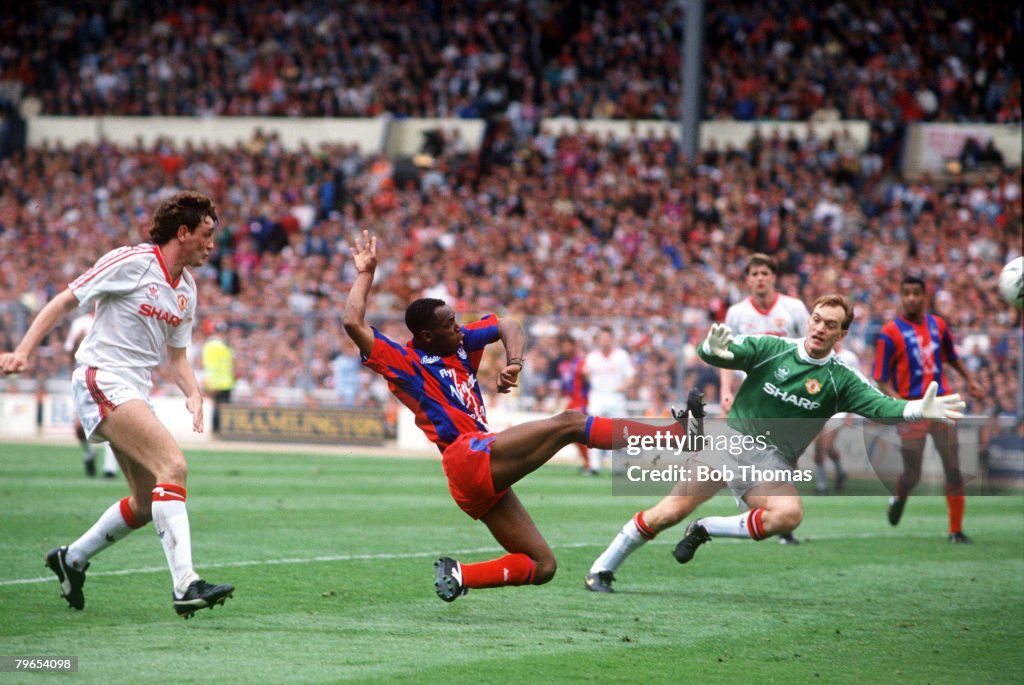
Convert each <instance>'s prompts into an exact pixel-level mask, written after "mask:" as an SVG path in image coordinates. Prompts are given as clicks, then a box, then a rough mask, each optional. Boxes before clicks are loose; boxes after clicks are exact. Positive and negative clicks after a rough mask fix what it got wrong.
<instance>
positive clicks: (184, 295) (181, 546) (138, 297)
mask: <svg viewBox="0 0 1024 685" xmlns="http://www.w3.org/2000/svg"><path fill="white" fill-rule="evenodd" d="M216 222H217V213H216V210H215V209H214V206H213V202H211V201H210V199H209V198H207V197H206V196H204V195H201V194H199V193H194V192H187V191H186V192H181V193H178V194H176V195H174V196H172V197H170V198H168V199H166V200H164V201H163V202H162V203H161V204H160V206H159V207H158V208H157V210H156V213H155V214H154V216H153V223H152V226H151V228H150V231H149V237H150V241H151V242H150V243H143V244H141V245H135V246H134V247H122V248H118V249H116V250H114V251H113V252H109V253H107V254H106V255H104V256H103V257H100V259H99V261H97V262H96V264H95V265H94V266H93V267H92V268H91V269H89V270H88V271H86V272H85V273H84V274H82V275H81V276H79V277H78V278H76V279H75V280H74V281H72V282H71V283H70V284H69V285H68V288H67V289H66V290H64V291H62V292H61V293H60V294H58V295H57V296H56V297H54V298H53V299H52V300H50V302H48V303H47V304H46V306H45V307H43V309H42V310H40V312H39V314H38V315H37V316H36V318H35V319H34V320H33V322H32V325H31V326H29V329H28V331H27V332H26V333H25V337H24V338H23V339H22V341H21V342H20V343H19V344H18V346H17V348H16V349H15V350H14V351H13V352H8V353H5V354H0V372H2V373H5V374H9V373H19V372H21V371H24V370H25V369H27V368H28V360H29V358H30V357H31V356H32V353H33V352H34V351H35V350H36V348H37V347H38V346H39V343H40V341H41V340H42V339H43V338H44V337H45V336H46V334H47V333H49V332H50V331H51V330H52V329H53V327H54V326H55V325H56V324H57V322H58V321H60V319H61V318H62V317H64V316H67V315H68V314H69V313H71V312H72V311H74V310H75V309H76V308H77V307H79V306H86V307H88V306H91V305H93V304H95V307H96V309H95V316H96V320H95V323H94V324H93V327H92V329H91V330H90V331H89V333H88V335H86V337H85V340H84V341H83V342H82V345H81V346H80V347H79V349H78V354H77V355H76V359H77V361H78V364H79V366H78V368H77V369H76V370H75V372H74V374H73V376H72V386H71V390H72V395H73V397H74V402H75V410H76V412H77V414H78V417H79V419H80V420H81V422H82V427H83V429H84V430H85V434H86V436H87V437H88V438H89V439H106V440H108V441H110V443H111V445H113V448H114V454H115V455H116V456H117V459H118V461H119V462H120V464H121V468H122V470H123V471H124V475H125V478H126V479H127V480H128V484H129V486H130V487H131V496H129V497H125V498H124V499H122V500H120V501H119V502H115V503H114V504H112V505H111V506H110V507H109V508H108V509H107V510H106V511H105V512H104V513H103V515H102V516H100V518H99V520H98V521H96V523H95V524H93V526H92V527H91V528H90V529H89V530H87V531H86V532H85V533H84V534H83V535H82V536H81V537H79V538H78V539H77V540H75V541H74V542H72V543H71V544H70V545H68V546H67V547H59V548H57V549H54V550H51V551H50V553H49V554H47V555H46V564H47V566H49V568H50V570H52V571H53V572H54V574H56V576H57V579H58V580H59V581H60V584H61V594H62V595H63V597H64V599H66V600H67V602H68V604H70V605H71V606H72V607H74V608H75V609H78V610H81V609H82V608H84V606H85V595H84V594H83V592H82V586H83V585H84V584H85V571H86V569H88V568H89V560H90V559H91V558H92V557H93V556H95V555H96V554H98V553H99V552H101V551H102V550H104V549H106V548H107V547H109V546H110V545H112V544H113V543H115V542H117V541H118V540H121V539H122V538H124V537H125V536H126V535H128V534H129V533H130V532H132V530H134V529H136V528H140V527H142V526H143V525H145V524H146V523H148V522H149V521H150V520H152V521H153V525H154V527H155V528H156V531H157V535H158V536H159V538H160V543H161V544H162V545H163V548H164V554H165V555H166V557H167V565H168V566H169V567H170V570H171V577H172V579H173V582H174V590H173V593H172V596H173V606H174V609H175V611H176V612H177V613H178V614H179V615H180V616H184V617H185V618H188V617H190V616H191V615H192V614H194V613H195V612H196V611H197V610H198V609H203V608H206V607H211V608H212V607H213V606H214V605H215V604H223V603H224V600H225V599H226V598H227V597H229V596H230V595H231V593H232V591H233V590H234V588H233V587H232V586H231V585H217V586H214V585H210V584H209V583H207V582H206V581H204V580H203V579H202V578H200V577H199V576H198V575H197V574H196V572H195V571H194V570H193V568H192V544H191V535H190V531H189V521H188V512H187V511H186V508H185V498H186V492H185V475H186V466H185V457H184V455H183V454H182V452H181V448H180V447H178V445H177V443H176V442H175V441H174V438H173V437H172V436H171V434H170V433H169V432H168V431H167V429H166V428H165V427H164V425H163V424H162V423H160V421H159V419H157V417H156V415H155V414H154V413H153V407H152V404H151V403H150V400H149V392H150V389H151V386H152V381H151V377H150V375H151V371H152V369H153V368H154V367H156V365H157V364H159V363H160V358H161V354H162V353H164V352H166V354H167V367H168V369H169V371H170V374H171V377H172V378H173V379H174V381H175V383H176V384H177V385H178V387H179V388H180V389H181V391H182V392H183V393H184V394H185V397H186V398H187V399H186V401H185V406H186V408H187V409H188V411H189V412H190V413H191V414H192V427H193V430H195V431H196V432H197V433H200V432H202V430H203V396H202V393H201V392H200V389H199V384H198V383H197V382H196V377H195V373H194V372H193V370H192V367H191V365H190V364H189V362H188V359H187V358H186V356H185V350H186V348H188V346H189V343H190V341H191V338H192V322H193V318H194V316H195V309H196V286H195V282H194V281H193V280H192V276H191V275H190V274H189V273H188V271H187V270H186V269H185V267H187V266H201V265H202V264H203V262H205V261H206V257H207V255H208V254H209V252H210V250H212V249H213V231H214V226H215V225H216ZM165 346H166V347H165Z"/></svg>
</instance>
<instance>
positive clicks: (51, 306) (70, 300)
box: [0, 290, 78, 374]
mask: <svg viewBox="0 0 1024 685" xmlns="http://www.w3.org/2000/svg"><path fill="white" fill-rule="evenodd" d="M76 307H78V299H77V298H75V296H74V294H73V293H72V292H71V291H70V290H64V291H63V292H61V293H60V294H59V295H57V296H56V297H54V298H53V299H52V300H50V301H49V302H47V303H46V306H45V307H43V308H42V309H40V310H39V313H38V314H37V315H36V318H35V319H34V320H33V321H32V325H31V326H29V327H28V332H26V333H25V337H24V338H22V339H21V342H20V343H18V346H17V347H16V348H15V349H14V351H13V352H6V353H3V354H0V373H3V374H8V373H21V372H22V371H24V370H25V369H27V368H28V360H29V357H31V356H32V353H33V352H35V351H36V348H37V347H39V343H40V342H42V340H43V338H45V337H46V334H47V333H49V332H50V331H52V330H53V327H54V326H56V325H57V323H58V322H59V321H60V320H61V319H63V318H64V317H65V316H67V315H68V313H70V312H72V311H74V309H75V308H76Z"/></svg>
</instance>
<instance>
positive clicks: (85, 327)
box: [64, 311, 117, 478]
mask: <svg viewBox="0 0 1024 685" xmlns="http://www.w3.org/2000/svg"><path fill="white" fill-rule="evenodd" d="M93 319H94V317H93V314H92V311H87V312H85V313H83V314H81V315H80V316H76V317H75V318H74V319H72V320H71V327H70V328H69V329H68V337H67V339H66V340H65V341H64V351H65V352H67V353H68V354H69V355H70V356H71V362H72V364H74V362H75V354H76V353H77V352H78V348H79V346H80V345H81V344H82V341H83V340H85V336H86V335H87V334H88V333H89V331H90V330H91V329H92V322H93ZM72 422H73V423H74V427H75V437H76V438H78V443H79V444H80V445H81V446H82V461H83V463H84V464H85V475H87V476H89V477H90V478H92V477H93V476H95V475H96V446H95V445H94V444H93V443H92V442H90V441H89V439H88V438H86V437H85V431H84V430H82V422H81V421H79V420H78V416H77V415H75V416H74V418H73V419H72ZM102 446H103V477H104V478H114V477H116V476H117V458H116V457H115V456H114V450H113V449H111V447H110V443H109V442H104V443H102Z"/></svg>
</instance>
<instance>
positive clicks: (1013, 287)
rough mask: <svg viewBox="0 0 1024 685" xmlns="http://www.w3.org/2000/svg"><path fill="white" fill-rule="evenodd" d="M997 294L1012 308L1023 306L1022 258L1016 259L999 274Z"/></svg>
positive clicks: (1023, 272)
mask: <svg viewBox="0 0 1024 685" xmlns="http://www.w3.org/2000/svg"><path fill="white" fill-rule="evenodd" d="M999 294H1000V295H1002V296H1003V299H1004V300H1006V301H1007V302H1009V303H1010V304H1012V305H1013V306H1014V307H1018V308H1019V307H1020V306H1021V305H1022V304H1024V257H1017V258H1016V259H1014V260H1013V261H1012V262H1010V263H1008V264H1007V265H1006V266H1004V267H1003V270H1002V271H1001V272H1000V274H999Z"/></svg>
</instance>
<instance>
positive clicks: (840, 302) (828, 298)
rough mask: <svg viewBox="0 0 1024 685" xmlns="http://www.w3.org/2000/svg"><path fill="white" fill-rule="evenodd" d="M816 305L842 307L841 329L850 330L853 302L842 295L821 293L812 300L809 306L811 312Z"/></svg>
mask: <svg viewBox="0 0 1024 685" xmlns="http://www.w3.org/2000/svg"><path fill="white" fill-rule="evenodd" d="M818 307H842V309H843V323H842V329H843V330H844V331H848V330H850V324H851V323H853V303H852V302H850V300H849V299H847V298H846V297H843V296H842V295H836V294H834V293H833V294H831V295H822V296H821V297H819V298H818V299H816V300H815V301H814V305H813V306H811V311H812V312H813V311H814V310H815V309H817V308H818Z"/></svg>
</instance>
